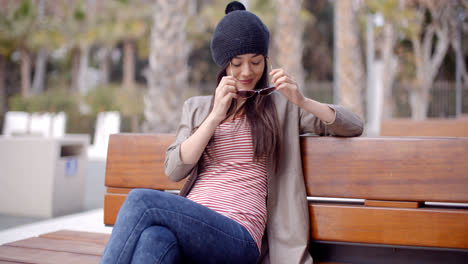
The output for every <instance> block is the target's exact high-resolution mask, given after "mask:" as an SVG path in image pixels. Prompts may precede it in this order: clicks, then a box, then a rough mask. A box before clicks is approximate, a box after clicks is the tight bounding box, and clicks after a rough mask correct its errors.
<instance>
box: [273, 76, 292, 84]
mask: <svg viewBox="0 0 468 264" xmlns="http://www.w3.org/2000/svg"><path fill="white" fill-rule="evenodd" d="M282 83H291V82H290V80H289V77H288V76H284V75H283V76H281V77H280V78H279V79H277V80H276V82H275V84H276V85H280V84H282Z"/></svg>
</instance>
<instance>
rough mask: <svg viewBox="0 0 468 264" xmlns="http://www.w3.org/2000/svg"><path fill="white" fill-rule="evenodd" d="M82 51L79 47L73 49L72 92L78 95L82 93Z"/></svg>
mask: <svg viewBox="0 0 468 264" xmlns="http://www.w3.org/2000/svg"><path fill="white" fill-rule="evenodd" d="M80 53H81V51H80V49H79V48H78V47H75V48H73V49H72V54H71V56H72V76H71V82H72V91H73V92H75V93H78V92H79V91H80V87H79V82H80V81H79V79H80V78H79V77H80V76H79V75H80V57H81V56H80Z"/></svg>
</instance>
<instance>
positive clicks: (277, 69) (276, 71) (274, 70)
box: [270, 68, 283, 75]
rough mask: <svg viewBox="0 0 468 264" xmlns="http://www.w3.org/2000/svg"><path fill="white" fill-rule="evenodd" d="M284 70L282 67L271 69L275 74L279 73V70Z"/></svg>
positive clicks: (271, 73) (272, 73) (271, 72)
mask: <svg viewBox="0 0 468 264" xmlns="http://www.w3.org/2000/svg"><path fill="white" fill-rule="evenodd" d="M282 70H283V69H282V68H276V69H273V70H271V71H270V75H274V74H276V73H278V72H280V71H282Z"/></svg>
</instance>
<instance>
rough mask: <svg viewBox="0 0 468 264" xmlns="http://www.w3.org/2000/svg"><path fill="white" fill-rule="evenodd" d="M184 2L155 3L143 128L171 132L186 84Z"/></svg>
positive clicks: (188, 48)
mask: <svg viewBox="0 0 468 264" xmlns="http://www.w3.org/2000/svg"><path fill="white" fill-rule="evenodd" d="M186 22H187V1H186V0H172V1H170V0H160V1H157V2H156V3H155V8H154V13H153V26H152V30H151V44H150V49H151V51H150V57H149V69H148V71H147V72H146V78H147V81H148V92H147V94H146V95H145V111H144V115H145V119H146V121H145V124H144V128H143V130H144V131H158V132H175V129H176V127H177V124H178V120H179V113H180V107H181V105H182V102H183V99H184V96H183V94H184V89H185V88H186V87H187V86H188V85H187V77H188V72H189V68H188V63H187V58H188V54H189V52H190V45H189V44H188V43H187V34H186V30H185V29H186Z"/></svg>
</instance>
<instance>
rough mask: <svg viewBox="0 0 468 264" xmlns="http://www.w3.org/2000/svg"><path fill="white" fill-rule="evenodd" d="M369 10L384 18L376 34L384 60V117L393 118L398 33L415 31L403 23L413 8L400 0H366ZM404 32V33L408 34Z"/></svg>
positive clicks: (377, 48) (379, 50)
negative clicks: (409, 7) (404, 5)
mask: <svg viewBox="0 0 468 264" xmlns="http://www.w3.org/2000/svg"><path fill="white" fill-rule="evenodd" d="M365 4H366V7H367V10H366V15H367V13H368V12H370V13H372V14H374V15H381V16H382V17H383V19H384V21H383V22H384V24H383V27H382V28H378V30H377V32H376V33H377V34H376V42H377V43H376V50H377V51H378V54H380V57H379V58H378V59H379V60H381V61H382V62H383V69H382V71H383V72H384V73H385V74H384V75H383V80H382V81H383V89H384V91H383V93H384V97H383V100H384V103H383V110H382V118H383V119H389V118H392V116H393V112H394V104H395V102H394V98H393V94H392V88H393V83H394V81H395V79H396V77H397V73H398V67H399V58H398V54H397V53H396V49H397V45H398V44H399V38H398V35H399V34H401V33H404V32H410V31H412V30H413V31H414V27H412V26H411V25H408V24H405V23H403V21H408V19H409V18H411V16H412V12H411V10H407V9H404V8H403V5H402V1H400V0H382V1H371V0H370V1H366V2H365ZM407 34H408V33H404V34H403V35H407Z"/></svg>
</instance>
